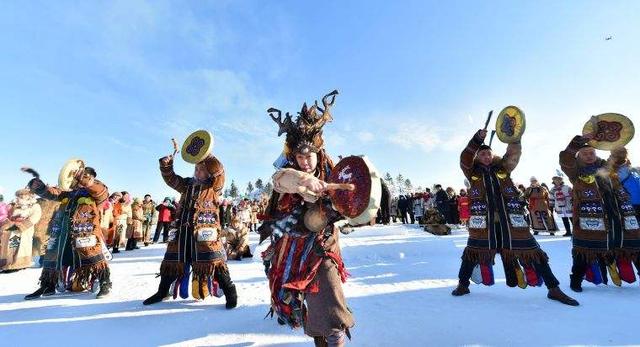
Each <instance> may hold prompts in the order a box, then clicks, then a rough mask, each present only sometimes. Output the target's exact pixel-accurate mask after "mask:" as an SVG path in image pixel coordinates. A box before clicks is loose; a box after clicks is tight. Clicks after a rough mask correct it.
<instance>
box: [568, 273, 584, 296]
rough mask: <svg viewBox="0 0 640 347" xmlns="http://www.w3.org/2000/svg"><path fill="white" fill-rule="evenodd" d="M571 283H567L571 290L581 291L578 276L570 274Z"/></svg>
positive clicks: (580, 279)
mask: <svg viewBox="0 0 640 347" xmlns="http://www.w3.org/2000/svg"><path fill="white" fill-rule="evenodd" d="M570 278H571V283H570V284H569V287H571V290H573V291H574V292H576V293H582V278H578V277H577V276H575V275H571V276H570Z"/></svg>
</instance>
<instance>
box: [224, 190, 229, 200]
mask: <svg viewBox="0 0 640 347" xmlns="http://www.w3.org/2000/svg"><path fill="white" fill-rule="evenodd" d="M224 197H225V198H228V197H229V188H227V189H225V190H224Z"/></svg>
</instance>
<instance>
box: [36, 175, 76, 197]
mask: <svg viewBox="0 0 640 347" xmlns="http://www.w3.org/2000/svg"><path fill="white" fill-rule="evenodd" d="M27 186H28V187H29V189H30V190H31V191H32V192H33V193H35V194H36V195H38V196H39V197H41V198H43V199H47V200H53V201H62V200H63V199H64V198H66V197H68V196H69V193H70V192H69V191H65V190H62V189H60V188H57V187H50V186H47V185H46V184H45V183H44V182H42V180H40V179H39V178H34V179H32V180H31V181H29V183H28V184H27Z"/></svg>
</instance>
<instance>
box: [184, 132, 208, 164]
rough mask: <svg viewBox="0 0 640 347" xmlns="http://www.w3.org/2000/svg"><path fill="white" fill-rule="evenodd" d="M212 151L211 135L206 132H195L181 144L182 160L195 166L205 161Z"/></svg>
mask: <svg viewBox="0 0 640 347" xmlns="http://www.w3.org/2000/svg"><path fill="white" fill-rule="evenodd" d="M212 150H213V135H211V133H210V132H208V131H207V130H196V131H195V132H193V133H192V134H191V135H189V137H187V139H186V140H185V141H184V144H182V151H181V154H182V159H183V160H184V161H186V162H187V163H191V164H197V163H199V162H201V161H203V160H205V159H206V158H207V157H208V156H209V155H211V151H212Z"/></svg>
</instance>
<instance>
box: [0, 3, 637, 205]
mask: <svg viewBox="0 0 640 347" xmlns="http://www.w3.org/2000/svg"><path fill="white" fill-rule="evenodd" d="M639 21H640V3H639V2H636V1H626V2H623V1H620V2H618V1H617V2H606V3H605V2H601V1H600V2H598V1H562V2H559V1H549V2H541V1H538V2H535V3H534V2H530V3H526V4H524V3H521V4H518V5H514V4H513V2H510V1H452V2H436V1H433V2H431V1H402V2H392V1H323V2H316V3H312V2H306V1H305V2H303V1H210V2H196V1H193V2H183V1H175V2H171V1H169V2H167V1H149V2H144V1H114V2H108V1H104V2H65V1H56V2H35V1H34V2H18V1H14V2H9V1H3V2H0V47H2V54H0V78H1V79H2V83H0V118H1V121H0V124H2V125H1V127H0V139H1V142H2V146H1V148H2V153H3V155H2V160H0V186H1V187H2V189H4V191H5V192H4V193H5V196H9V195H11V192H13V191H14V190H15V189H17V188H19V187H21V186H22V185H24V184H25V183H26V182H27V180H28V177H27V176H26V175H24V174H22V173H21V172H20V171H19V167H20V166H22V165H29V166H32V167H34V168H36V169H37V170H39V171H40V173H41V174H42V176H43V177H44V178H45V180H46V181H48V182H51V183H55V179H56V177H57V172H58V170H59V168H60V166H61V165H62V163H64V161H65V160H67V159H69V158H71V157H80V158H82V159H84V160H85V161H86V162H87V163H88V164H89V165H91V166H93V167H95V168H96V170H97V171H98V178H100V179H102V180H103V181H104V182H105V183H106V184H107V185H108V186H109V187H110V189H111V190H129V191H131V192H133V193H134V194H135V195H142V194H144V193H147V192H150V193H152V194H154V195H156V196H158V195H162V196H164V195H166V194H168V193H170V190H169V189H168V188H166V187H165V186H164V183H163V182H162V179H161V177H160V175H159V172H158V169H157V159H158V158H159V157H161V156H163V155H166V154H168V153H169V152H170V151H171V142H170V139H171V138H172V137H175V138H177V139H179V140H184V139H185V138H186V136H187V135H188V134H189V133H191V132H192V131H193V130H196V129H198V128H206V129H208V130H210V131H212V132H213V134H214V136H215V138H216V144H215V148H214V153H215V154H216V155H217V156H218V157H219V158H220V159H221V160H222V162H223V163H224V164H225V166H226V169H227V180H228V182H230V181H231V179H235V181H236V182H238V183H239V185H240V186H241V187H244V186H245V185H246V182H248V181H249V180H255V179H256V178H258V177H261V178H263V179H267V178H268V177H270V175H271V174H272V173H273V168H272V166H271V163H272V162H273V161H274V159H275V158H276V157H277V156H278V155H279V153H280V151H281V149H282V141H283V139H282V138H277V137H276V135H277V127H276V125H275V123H273V122H272V121H271V120H270V118H269V117H268V116H267V114H266V112H265V110H266V109H267V108H269V107H271V106H274V107H277V108H280V109H282V110H285V111H290V112H295V111H298V110H299V109H300V106H301V105H302V102H303V101H307V102H313V100H315V99H319V98H320V97H322V95H324V94H325V93H327V92H329V91H331V90H333V89H338V90H340V95H339V96H338V98H337V102H336V105H335V107H334V112H333V115H334V122H333V123H331V124H329V125H328V126H326V128H325V138H326V142H327V147H328V150H329V152H330V153H331V154H332V155H333V156H334V157H337V156H338V155H339V154H343V155H346V154H367V155H368V156H369V157H370V158H371V159H372V161H373V162H374V163H375V164H376V166H377V167H378V169H379V170H380V171H381V172H387V171H388V172H390V173H391V174H392V175H394V176H395V175H397V174H398V173H403V174H404V175H405V176H407V177H409V178H411V179H412V181H413V182H414V185H416V186H417V185H422V186H428V185H429V186H430V185H432V184H434V183H442V184H444V185H453V186H456V187H461V186H462V183H463V178H462V174H461V172H460V170H459V168H458V156H459V152H460V151H461V150H462V148H463V147H464V145H465V143H466V141H467V140H468V138H469V137H470V136H471V135H472V134H473V132H474V131H475V130H477V128H479V127H481V126H482V124H483V123H484V119H485V117H486V114H487V112H488V111H489V110H491V109H493V110H494V111H495V112H496V113H497V112H499V110H500V109H502V108H503V107H505V106H507V105H510V104H514V105H518V106H519V107H521V108H522V109H523V110H524V111H525V113H526V115H527V122H528V124H527V126H528V128H527V132H526V134H525V137H524V139H523V144H524V153H523V157H522V161H521V165H520V167H519V168H518V169H517V171H516V172H515V174H514V176H515V178H516V180H518V181H523V182H524V181H526V180H528V178H529V177H530V176H531V175H535V176H538V178H540V179H541V180H543V181H549V180H550V179H549V178H550V176H551V175H553V174H554V172H555V170H556V168H557V167H558V165H557V155H558V152H559V151H560V150H561V149H562V148H564V146H565V145H566V143H568V141H569V140H570V138H571V137H572V136H573V135H574V134H577V133H578V132H580V130H581V129H582V125H583V124H584V122H585V121H586V120H587V119H588V117H589V116H591V115H593V114H598V113H603V112H620V113H623V114H626V115H628V116H629V117H630V118H631V119H632V120H636V124H639V123H638V120H640V118H639V117H638V114H639V112H640V98H638V95H640V87H639V86H638V81H639V80H640V68H639V67H638V61H640V45H638V42H640V26H639V25H638V22H639ZM609 35H611V36H613V39H612V40H610V41H605V40H604V38H605V37H606V36H609ZM637 143H638V140H637V139H636V140H635V141H634V142H632V143H631V145H630V149H631V152H632V160H633V161H634V162H635V164H636V165H637V163H638V161H640V155H638V153H637V152H638V150H636V149H638V145H637ZM496 147H497V149H498V150H499V151H502V150H503V149H504V146H501V145H499V146H496ZM176 170H177V171H178V172H179V173H181V174H183V175H190V174H191V173H192V166H190V165H187V164H185V163H183V162H180V163H178V164H177V165H176Z"/></svg>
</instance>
